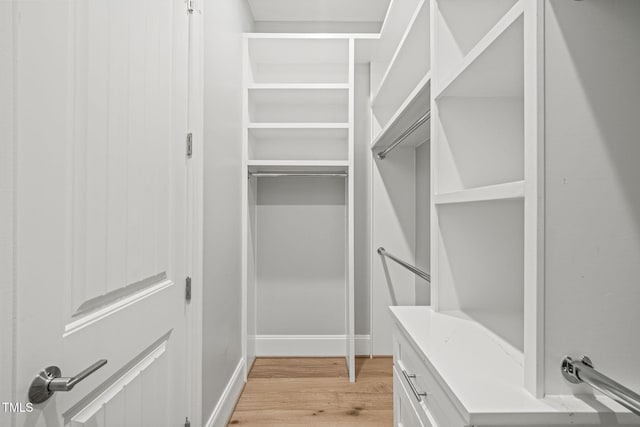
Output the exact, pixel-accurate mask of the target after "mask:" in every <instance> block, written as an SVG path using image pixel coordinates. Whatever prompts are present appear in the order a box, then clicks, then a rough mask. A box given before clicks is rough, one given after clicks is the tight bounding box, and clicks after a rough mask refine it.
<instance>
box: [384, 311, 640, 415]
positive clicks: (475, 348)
mask: <svg viewBox="0 0 640 427" xmlns="http://www.w3.org/2000/svg"><path fill="white" fill-rule="evenodd" d="M390 309H391V313H392V314H393V318H394V320H395V321H396V323H397V324H398V325H399V326H400V328H401V329H403V330H404V331H405V332H406V334H407V336H408V337H409V338H411V339H412V340H413V343H414V344H415V345H416V347H417V349H418V350H419V351H420V353H421V356H422V357H423V359H424V361H425V362H426V364H427V367H429V368H430V369H431V371H432V373H433V374H434V375H435V376H436V377H437V378H438V379H439V380H440V383H441V385H442V386H443V388H444V389H445V391H446V392H447V393H448V394H449V395H450V397H451V399H452V401H453V402H454V404H455V405H456V406H457V407H458V410H459V411H460V413H461V414H462V416H463V418H465V420H466V421H467V422H468V423H469V424H471V425H494V424H496V425H511V426H513V425H536V424H538V425H549V424H557V425H575V424H583V425H627V426H628V425H636V426H640V417H638V416H636V415H634V414H632V413H630V412H629V411H628V410H627V409H625V408H624V407H622V406H620V405H618V404H617V403H616V402H614V401H612V400H611V399H609V398H607V397H604V396H596V397H594V396H587V395H585V396H579V397H576V396H573V395H566V396H560V395H556V396H547V397H545V398H544V399H536V398H535V397H533V396H532V395H531V394H529V392H528V391H526V390H525V388H524V387H523V378H524V373H523V363H522V360H523V357H522V353H521V352H520V351H518V350H517V349H515V348H514V347H513V346H511V345H510V344H509V343H507V342H506V341H504V340H502V339H501V338H499V337H498V336H497V335H495V334H493V333H491V332H490V331H489V330H487V329H486V328H485V327H484V326H482V325H480V324H479V323H477V322H475V321H473V320H472V319H469V318H468V317H466V316H465V315H464V314H462V313H459V312H438V313H436V312H434V311H433V310H431V308H430V307H425V306H411V307H390ZM558 375H560V370H559V368H558Z"/></svg>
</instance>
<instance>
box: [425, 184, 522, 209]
mask: <svg viewBox="0 0 640 427" xmlns="http://www.w3.org/2000/svg"><path fill="white" fill-rule="evenodd" d="M523 198H524V181H514V182H508V183H505V184H496V185H487V186H485V187H478V188H471V189H468V190H461V191H452V192H448V193H440V194H435V195H434V196H433V202H434V203H435V204H436V205H444V204H451V203H470V202H484V201H491V200H509V199H523Z"/></svg>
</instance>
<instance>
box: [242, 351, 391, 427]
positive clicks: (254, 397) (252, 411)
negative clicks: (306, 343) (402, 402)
mask: <svg viewBox="0 0 640 427" xmlns="http://www.w3.org/2000/svg"><path fill="white" fill-rule="evenodd" d="M392 372H393V359H392V358H389V357H380V358H374V359H369V358H368V357H367V358H365V357H362V358H357V359H356V373H357V376H356V382H355V383H350V382H349V378H348V376H347V369H346V366H345V360H344V358H259V359H256V362H255V363H254V365H253V368H252V370H251V372H250V373H249V381H248V382H247V384H246V385H245V388H244V390H243V391H242V395H241V396H240V400H239V401H238V404H237V405H236V408H235V411H234V413H233V415H232V416H231V420H230V422H229V425H230V426H260V427H269V426H331V427H350V426H376V427H377V426H381V427H382V426H384V427H388V426H391V425H393V377H392Z"/></svg>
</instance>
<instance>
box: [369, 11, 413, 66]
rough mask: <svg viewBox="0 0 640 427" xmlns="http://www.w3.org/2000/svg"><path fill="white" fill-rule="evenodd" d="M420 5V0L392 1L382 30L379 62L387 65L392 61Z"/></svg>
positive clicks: (378, 54)
mask: <svg viewBox="0 0 640 427" xmlns="http://www.w3.org/2000/svg"><path fill="white" fill-rule="evenodd" d="M419 3H420V0H409V1H403V0H391V2H390V3H389V8H388V9H387V13H386V15H385V18H384V21H383V24H382V28H381V29H380V43H378V46H377V57H376V60H377V61H382V62H384V63H386V62H387V61H389V60H390V59H391V57H392V56H393V53H394V52H395V50H396V48H397V46H398V44H399V43H400V41H401V40H402V37H403V36H404V35H405V33H406V29H407V27H408V23H409V22H410V20H411V18H412V16H413V14H414V11H415V10H416V7H417V6H418V4H419Z"/></svg>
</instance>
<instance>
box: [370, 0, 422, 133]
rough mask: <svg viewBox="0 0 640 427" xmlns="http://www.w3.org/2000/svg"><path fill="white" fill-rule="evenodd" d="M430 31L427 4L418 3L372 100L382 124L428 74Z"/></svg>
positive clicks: (375, 112)
mask: <svg viewBox="0 0 640 427" xmlns="http://www.w3.org/2000/svg"><path fill="white" fill-rule="evenodd" d="M429 28H430V26H429V2H427V1H425V0H421V1H420V3H419V4H418V7H417V8H416V10H415V12H414V14H413V16H412V18H411V21H410V23H409V26H408V27H407V30H406V32H405V34H404V35H403V37H402V40H401V41H400V43H399V44H398V47H397V49H396V51H395V53H394V55H393V58H392V59H391V61H390V62H389V65H388V66H387V69H386V71H385V73H384V75H383V77H382V79H381V80H380V84H379V85H378V88H377V90H376V91H375V94H374V95H373V98H372V101H371V108H372V109H373V112H374V114H375V115H376V117H377V118H378V121H380V122H381V123H382V124H383V125H385V124H386V123H387V122H388V121H389V119H390V117H391V115H392V114H393V112H395V111H396V110H397V108H398V106H399V105H400V104H401V103H402V101H403V100H404V99H405V98H406V97H407V95H408V94H409V93H410V92H411V90H412V89H413V87H414V85H415V83H416V82H418V81H419V80H420V79H421V78H422V76H424V75H425V73H427V72H428V71H429V68H430V55H429Z"/></svg>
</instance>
